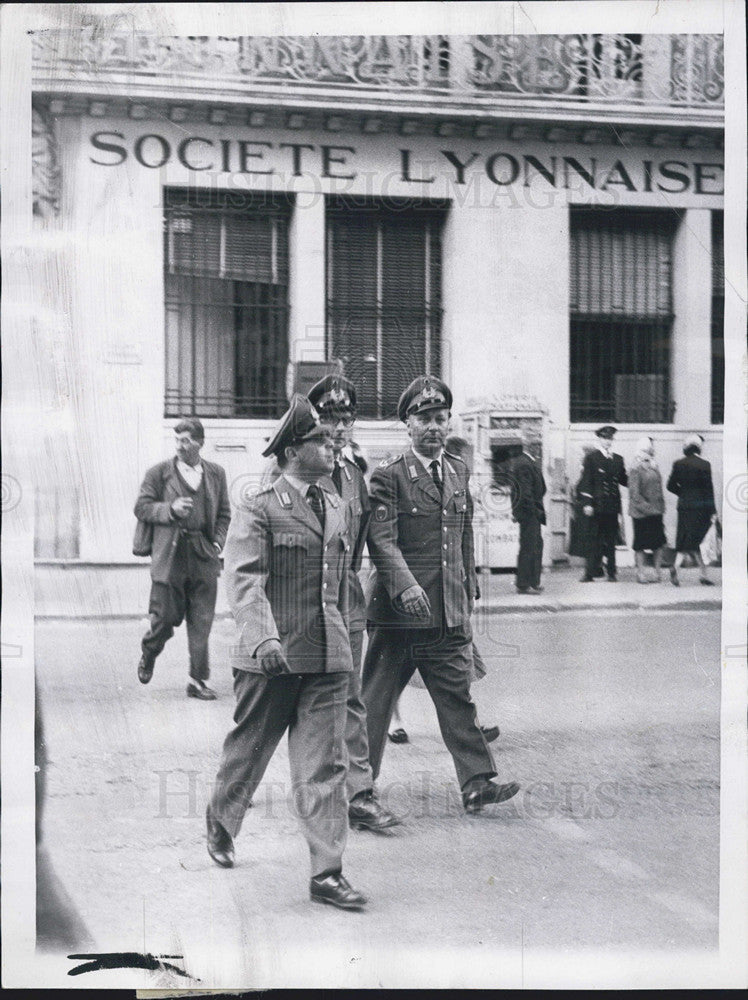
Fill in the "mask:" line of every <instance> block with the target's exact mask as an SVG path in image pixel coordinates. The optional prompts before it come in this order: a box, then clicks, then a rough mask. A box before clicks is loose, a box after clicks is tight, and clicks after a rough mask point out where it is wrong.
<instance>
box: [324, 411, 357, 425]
mask: <svg viewBox="0 0 748 1000" xmlns="http://www.w3.org/2000/svg"><path fill="white" fill-rule="evenodd" d="M319 419H320V423H323V424H325V425H326V426H328V427H353V425H354V424H355V422H356V418H355V417H353V416H351V414H350V413H320V415H319Z"/></svg>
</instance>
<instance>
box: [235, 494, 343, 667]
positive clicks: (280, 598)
mask: <svg viewBox="0 0 748 1000" xmlns="http://www.w3.org/2000/svg"><path fill="white" fill-rule="evenodd" d="M319 486H320V487H321V489H322V495H323V497H324V501H325V528H324V536H323V532H322V527H321V526H320V523H319V521H318V520H317V517H316V515H315V513H314V511H313V510H312V509H311V507H310V506H309V503H308V502H307V500H306V498H305V497H303V496H302V495H301V494H300V493H299V492H298V491H297V490H296V489H295V488H294V487H293V486H292V485H291V483H289V482H288V480H287V479H286V478H285V476H280V478H279V479H277V480H276V481H275V482H274V483H273V484H272V486H268V487H266V488H265V489H264V490H261V491H260V492H259V493H258V494H257V495H256V496H255V497H253V498H250V499H248V500H246V501H245V502H244V503H243V504H242V506H241V507H240V508H239V509H238V510H237V511H236V513H235V515H234V517H233V519H232V521H231V527H230V529H229V533H228V537H227V539H226V547H225V549H224V566H225V577H226V586H227V591H228V599H229V605H230V607H231V610H232V612H233V615H234V618H235V620H236V624H237V628H238V633H239V637H238V642H237V643H236V644H235V647H234V649H233V650H232V667H233V668H234V669H238V670H248V671H255V672H261V671H260V666H259V661H258V660H257V659H255V657H254V654H255V652H256V650H257V648H258V646H259V645H260V644H261V643H263V642H264V641H265V640H266V639H279V640H280V642H281V645H282V647H283V653H284V656H285V657H286V660H287V661H288V664H289V667H290V670H291V673H297V674H315V673H335V672H341V671H349V670H352V668H353V665H352V660H351V648H350V643H349V640H348V620H347V619H348V566H349V562H350V541H349V530H348V516H347V512H346V505H345V504H344V503H343V502H342V500H341V499H340V498H339V497H338V495H337V493H336V492H335V490H334V488H333V487H332V485H331V484H328V483H327V482H326V481H325V480H324V479H323V480H322V481H320V483H319Z"/></svg>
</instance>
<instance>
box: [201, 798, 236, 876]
mask: <svg viewBox="0 0 748 1000" xmlns="http://www.w3.org/2000/svg"><path fill="white" fill-rule="evenodd" d="M205 826H206V829H207V833H208V854H209V855H210V856H211V858H213V860H214V861H215V863H216V864H217V865H220V866H221V868H233V867H234V841H233V840H232V839H231V834H230V833H229V832H228V830H226V829H225V828H224V827H223V826H221V824H220V823H219V822H218V820H217V819H216V818H215V816H214V815H213V813H212V812H211V811H210V806H208V808H207V809H206V811H205Z"/></svg>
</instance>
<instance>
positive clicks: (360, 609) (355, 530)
mask: <svg viewBox="0 0 748 1000" xmlns="http://www.w3.org/2000/svg"><path fill="white" fill-rule="evenodd" d="M340 467H341V468H340V487H341V497H342V499H343V502H344V503H345V504H346V505H347V508H348V530H349V535H350V540H351V560H350V566H349V568H348V585H349V589H348V602H349V605H348V627H349V630H350V631H351V632H363V630H364V629H365V628H366V601H365V599H364V591H363V588H362V586H361V581H360V580H359V577H358V573H359V570H360V569H361V561H362V559H363V556H364V547H365V545H366V536H367V532H368V530H369V518H370V516H371V504H370V502H369V492H368V490H367V489H366V480H365V479H364V474H363V472H362V471H361V469H359V467H358V466H357V465H356V463H355V462H352V461H351V460H350V459H349V458H346V456H345V455H341V456H340ZM322 483H323V485H326V487H327V488H328V489H330V490H334V491H335V492H337V490H335V484H334V483H333V481H332V478H330V479H327V478H325V479H324V480H323V481H322Z"/></svg>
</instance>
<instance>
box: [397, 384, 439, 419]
mask: <svg viewBox="0 0 748 1000" xmlns="http://www.w3.org/2000/svg"><path fill="white" fill-rule="evenodd" d="M451 409H452V393H451V392H450V390H449V386H448V385H447V383H446V382H442V380H441V379H440V378H437V377H436V376H435V375H419V376H418V378H415V379H413V381H412V382H411V383H410V385H409V386H408V388H407V389H406V390H405V392H404V393H403V394H402V396H401V397H400V399H399V401H398V404H397V415H398V417H400V419H401V420H402V421H403V423H405V421H406V420H407V419H408V416H409V415H410V414H411V413H425V412H426V411H427V410H451Z"/></svg>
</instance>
